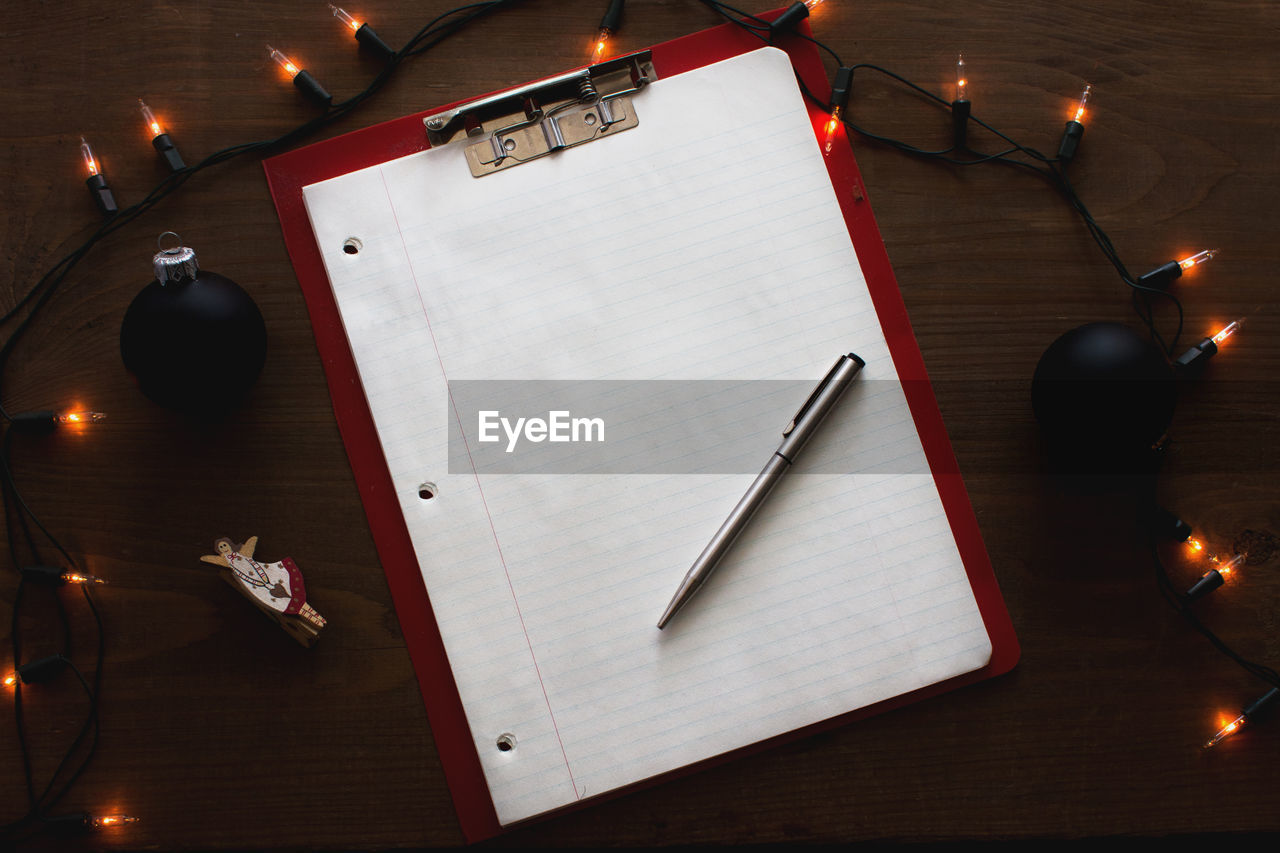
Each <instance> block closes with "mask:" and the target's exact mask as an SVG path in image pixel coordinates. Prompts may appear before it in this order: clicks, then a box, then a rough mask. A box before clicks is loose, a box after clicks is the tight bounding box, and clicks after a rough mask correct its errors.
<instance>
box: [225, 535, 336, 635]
mask: <svg viewBox="0 0 1280 853" xmlns="http://www.w3.org/2000/svg"><path fill="white" fill-rule="evenodd" d="M213 546H214V548H215V549H217V551H218V553H217V554H205V555H203V556H201V557H200V559H201V560H203V561H204V562H206V563H212V564H213V565H215V566H221V567H222V568H223V569H224V571H221V572H219V573H218V574H219V575H220V576H221V577H222V579H223V580H225V581H226V582H227V583H229V584H231V585H232V586H233V587H235V588H236V589H237V590H239V591H240V593H241V594H243V595H244V596H245V597H246V598H248V599H249V600H250V601H252V602H253V603H254V604H256V605H257V606H258V609H259V610H261V611H262V612H263V613H265V614H267V615H268V616H270V617H271V618H272V619H274V620H275V621H276V622H278V623H280V627H281V628H284V629H285V630H286V631H288V632H289V634H290V636H292V637H293V638H294V639H295V640H297V641H298V642H299V643H302V645H304V646H311V645H314V644H315V641H316V638H317V637H319V636H320V629H322V628H323V627H324V626H325V618H324V617H323V616H321V615H320V614H319V613H317V612H316V610H315V608H313V607H312V606H311V605H310V604H308V603H307V588H306V585H305V584H304V583H303V581H302V572H300V571H299V570H298V567H297V566H296V565H294V562H293V560H291V559H289V558H288V557H285V558H284V559H283V560H280V561H279V562H275V563H263V562H260V561H258V560H255V559H254V558H253V552H254V551H255V550H256V549H257V547H258V537H257V536H250V537H249V538H248V539H247V540H246V541H245V543H244V544H243V545H236V543H234V542H232V541H231V540H230V539H228V538H226V537H225V536H224V537H222V538H221V539H218V540H217V541H215V542H214V543H213Z"/></svg>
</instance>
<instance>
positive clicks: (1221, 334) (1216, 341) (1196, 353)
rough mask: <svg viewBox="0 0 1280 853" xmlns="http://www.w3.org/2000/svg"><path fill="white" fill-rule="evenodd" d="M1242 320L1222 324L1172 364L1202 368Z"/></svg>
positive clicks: (1187, 367) (1179, 367)
mask: <svg viewBox="0 0 1280 853" xmlns="http://www.w3.org/2000/svg"><path fill="white" fill-rule="evenodd" d="M1170 263H1173V262H1172V261H1170ZM1243 322H1244V320H1243V319H1240V320H1233V321H1232V322H1230V323H1228V324H1227V325H1225V326H1223V327H1222V328H1221V329H1219V330H1218V331H1217V332H1215V333H1214V334H1213V335H1212V336H1211V337H1208V338H1205V339H1204V340H1202V341H1201V342H1200V343H1198V344H1196V345H1195V346H1193V347H1191V348H1190V349H1188V350H1187V351H1186V352H1184V353H1183V354H1182V355H1180V356H1178V358H1177V360H1176V361H1174V366H1175V367H1177V368H1178V369H1179V370H1193V369H1194V370H1200V369H1202V368H1203V367H1204V364H1205V362H1207V361H1208V360H1209V359H1211V358H1213V357H1214V356H1215V355H1216V354H1217V352H1218V347H1219V346H1220V345H1221V344H1222V343H1223V342H1224V341H1226V339H1227V338H1229V337H1231V336H1232V335H1234V334H1235V333H1236V332H1238V331H1240V324H1241V323H1243Z"/></svg>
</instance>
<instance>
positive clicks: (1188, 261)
mask: <svg viewBox="0 0 1280 853" xmlns="http://www.w3.org/2000/svg"><path fill="white" fill-rule="evenodd" d="M1216 254H1218V250H1217V249H1205V250H1204V251H1203V252H1196V253H1195V254H1194V255H1192V256H1191V257H1189V258H1183V259H1182V260H1180V261H1178V266H1180V267H1182V269H1184V270H1189V269H1191V268H1192V267H1197V266H1199V265H1200V264H1203V263H1204V262H1205V261H1207V260H1209V259H1210V258H1212V257H1213V256H1214V255H1216Z"/></svg>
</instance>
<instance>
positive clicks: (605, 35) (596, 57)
mask: <svg viewBox="0 0 1280 853" xmlns="http://www.w3.org/2000/svg"><path fill="white" fill-rule="evenodd" d="M612 35H613V33H611V32H609V30H608V29H606V28H603V27H602V28H601V29H600V33H599V34H598V35H597V36H596V44H595V47H593V48H592V49H591V59H592V61H593V62H599V61H600V60H601V59H603V58H604V48H605V44H606V42H608V41H609V37H610V36H612Z"/></svg>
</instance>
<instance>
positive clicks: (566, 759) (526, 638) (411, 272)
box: [378, 166, 582, 800]
mask: <svg viewBox="0 0 1280 853" xmlns="http://www.w3.org/2000/svg"><path fill="white" fill-rule="evenodd" d="M378 176H379V177H381V178H382V188H383V190H384V191H385V192H386V194H387V206H388V207H390V208H391V216H392V218H393V219H394V220H395V223H396V234H398V235H399V236H400V247H401V248H402V249H403V250H404V257H405V262H406V263H408V264H409V275H410V276H411V277H412V278H413V287H414V290H416V291H417V293H418V304H419V305H421V306H422V319H423V320H425V321H426V323H427V332H428V333H429V334H430V335H431V345H432V346H434V347H435V350H436V360H437V361H438V362H439V363H440V375H441V376H443V377H444V381H445V388H446V390H447V391H448V393H449V407H450V408H452V409H453V417H454V420H455V421H457V423H458V432H459V433H460V434H461V435H462V442H463V445H464V446H465V447H466V449H467V461H468V462H469V463H470V464H471V475H472V476H473V477H475V480H476V489H477V490H478V491H479V492H480V502H481V503H482V504H484V513H485V516H487V517H488V519H489V530H490V532H491V533H492V534H493V544H494V547H496V548H497V549H498V559H499V560H501V561H502V571H503V573H504V574H505V575H506V577H507V589H509V590H510V591H511V603H512V604H513V605H515V608H516V616H517V618H519V620H520V630H521V631H522V632H523V633H524V641H525V644H526V645H527V646H528V647H529V659H530V660H531V661H533V671H534V673H536V674H537V676H538V686H539V687H541V688H542V700H543V701H544V702H546V704H547V715H548V716H550V717H551V727H552V728H553V729H554V730H555V733H556V741H558V742H559V744H560V755H561V757H562V758H564V769H565V772H567V773H568V774H569V784H570V785H572V786H573V795H574V798H575V799H579V800H580V799H582V794H581V793H580V792H579V791H578V783H577V781H576V780H575V779H574V778H573V768H571V767H570V766H569V754H568V753H567V752H566V751H565V748H564V740H563V739H562V738H561V737H560V726H559V725H557V724H556V714H555V711H553V710H552V709H551V697H549V696H548V695H547V685H546V683H545V682H543V680H542V669H541V668H540V667H539V666H538V656H537V655H536V654H534V651H533V641H532V640H530V639H529V630H528V629H527V628H526V627H525V624H524V613H522V612H521V611H520V600H519V599H518V598H516V589H515V585H514V584H512V582H511V572H510V570H508V569H507V558H506V557H505V556H503V554H502V543H501V542H499V541H498V530H497V528H496V527H495V526H494V524H493V515H492V514H491V513H490V512H489V502H488V500H486V499H485V496H484V487H483V486H482V485H480V472H479V471H477V470H476V463H475V459H473V458H472V456H471V444H470V442H468V441H467V432H466V430H465V429H463V428H462V416H461V415H459V414H458V406H457V404H456V403H454V401H453V389H452V388H449V375H448V374H447V373H445V369H444V359H443V358H442V357H441V356H440V345H439V344H438V343H436V333H435V330H433V329H432V328H431V318H430V317H429V316H428V315H427V304H426V301H425V300H424V299H423V298H422V288H421V287H420V286H419V285H418V273H417V271H416V270H415V269H414V268H413V258H412V257H410V255H409V246H408V244H407V243H406V242H405V239H404V231H402V230H401V229H400V217H399V215H398V214H397V213H396V205H395V202H394V201H392V200H391V188H390V187H389V186H387V176H386V173H385V172H384V171H383V169H382V167H381V166H379V167H378Z"/></svg>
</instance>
